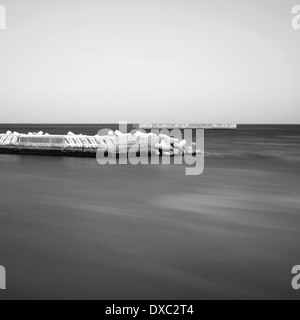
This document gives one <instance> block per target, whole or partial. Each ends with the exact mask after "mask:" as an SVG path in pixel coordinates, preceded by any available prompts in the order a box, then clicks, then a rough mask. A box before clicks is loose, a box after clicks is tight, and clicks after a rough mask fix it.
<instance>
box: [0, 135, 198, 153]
mask: <svg viewBox="0 0 300 320" xmlns="http://www.w3.org/2000/svg"><path fill="white" fill-rule="evenodd" d="M98 150H101V151H104V152H107V153H116V154H121V153H129V152H130V151H132V150H134V152H148V153H149V154H151V153H155V154H156V155H168V156H174V155H179V154H185V153H188V154H196V153H201V151H200V150H197V149H196V144H195V143H191V144H190V145H187V141H186V140H181V139H177V138H174V137H169V136H167V135H165V134H159V135H156V134H154V133H144V132H141V131H136V132H135V133H134V134H131V133H125V134H124V133H121V132H120V131H118V130H116V131H114V132H113V131H110V132H108V134H107V135H104V136H99V135H95V136H87V135H75V134H73V133H72V132H69V133H68V134H67V135H49V134H44V133H43V132H39V133H28V134H19V133H18V132H14V133H12V132H10V131H8V132H7V133H6V134H1V135H0V153H8V154H32V155H53V156H87V157H88V156H91V157H94V156H95V155H96V153H97V151H98Z"/></svg>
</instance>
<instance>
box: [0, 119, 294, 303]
mask: <svg viewBox="0 0 300 320" xmlns="http://www.w3.org/2000/svg"><path fill="white" fill-rule="evenodd" d="M0 127H1V128H2V129H1V130H2V132H4V131H7V130H12V131H14V130H16V131H19V132H27V131H39V130H43V131H45V132H46V131H48V132H49V133H57V134H65V133H66V132H67V131H69V130H71V131H73V132H75V133H85V134H95V133H97V131H98V130H99V129H100V128H99V126H98V125H97V126H96V125H95V126H82V125H78V126H76V127H74V126H73V125H72V126H70V127H68V128H66V127H63V126H56V127H55V128H54V127H51V126H50V127H48V128H45V127H42V126H37V127H36V129H35V128H33V127H30V128H29V127H27V128H24V126H23V130H22V128H21V127H20V126H15V127H13V126H11V125H10V126H6V127H4V126H0ZM25 129H26V130H25ZM27 129H28V130H27ZM45 129H47V130H45ZM112 129H113V128H112ZM1 130H0V131H1ZM85 130H86V131H85ZM299 142H300V126H241V127H240V128H239V130H237V131H206V138H205V151H206V153H207V156H206V163H205V171H204V174H203V175H202V176H185V174H184V166H174V165H173V166H162V165H160V166H104V167H103V166H99V165H98V164H97V162H96V161H95V160H94V159H89V158H88V159H86V158H61V157H40V156H18V155H0V178H1V185H0V201H1V202H0V265H4V266H5V267H6V269H7V273H8V275H7V291H6V292H4V291H0V299H8V298H27V299H33V298H40V299H43V298H46V299H54V298H59V299H60V298H67V299H87V298H91V299H203V298H204V299H205V298H217V299H218V298H227V299H231V298H257V299H264V298H275V299H279V298H284V299H286V298H292V299H299V298H300V292H296V291H293V290H292V288H291V280H292V275H291V269H292V267H293V266H294V265H299V264H300V255H299V252H300V211H299V208H300V198H299V194H300V181H299V173H300V165H299V159H300V158H299V156H300V155H299Z"/></svg>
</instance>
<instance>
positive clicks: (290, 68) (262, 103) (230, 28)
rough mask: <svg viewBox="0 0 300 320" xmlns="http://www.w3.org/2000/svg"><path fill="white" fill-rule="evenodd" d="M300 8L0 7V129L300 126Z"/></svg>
mask: <svg viewBox="0 0 300 320" xmlns="http://www.w3.org/2000/svg"><path fill="white" fill-rule="evenodd" d="M296 4H300V0H276V1H274V0H214V1H211V0H63V1H62V0H60V1H59V0H51V1H50V0H0V5H2V6H4V7H5V9H6V14H7V28H6V30H0V111H1V113H0V123H107V122H109V123H111V122H118V121H119V120H126V121H128V122H142V123H148V122H190V123H196V122H197V123H300V82H299V77H300V59H299V57H300V30H298V31H295V30H293V29H292V27H291V20H292V13H291V11H292V7H293V6H294V5H296Z"/></svg>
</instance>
